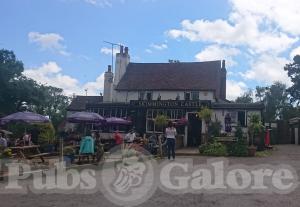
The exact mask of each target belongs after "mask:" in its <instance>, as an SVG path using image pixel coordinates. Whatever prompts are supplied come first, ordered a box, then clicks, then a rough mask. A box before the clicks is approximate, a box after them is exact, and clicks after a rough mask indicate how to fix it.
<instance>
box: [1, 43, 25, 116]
mask: <svg viewBox="0 0 300 207" xmlns="http://www.w3.org/2000/svg"><path fill="white" fill-rule="evenodd" d="M23 71H24V67H23V63H22V62H21V61H19V60H17V59H16V56H15V54H14V53H13V52H12V51H9V50H5V49H1V50H0V106H1V108H0V115H1V114H5V113H9V112H12V111H13V110H12V108H14V107H15V101H16V99H15V97H14V90H13V88H12V87H11V86H12V83H13V82H16V80H17V78H18V77H20V76H21V74H22V72H23Z"/></svg>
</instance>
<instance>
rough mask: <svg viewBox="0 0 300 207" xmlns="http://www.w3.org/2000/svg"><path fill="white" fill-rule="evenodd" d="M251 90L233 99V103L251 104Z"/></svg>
mask: <svg viewBox="0 0 300 207" xmlns="http://www.w3.org/2000/svg"><path fill="white" fill-rule="evenodd" d="M252 94H253V92H252V90H248V91H246V92H245V93H244V94H243V95H241V96H239V97H237V98H236V99H235V103H253V98H252Z"/></svg>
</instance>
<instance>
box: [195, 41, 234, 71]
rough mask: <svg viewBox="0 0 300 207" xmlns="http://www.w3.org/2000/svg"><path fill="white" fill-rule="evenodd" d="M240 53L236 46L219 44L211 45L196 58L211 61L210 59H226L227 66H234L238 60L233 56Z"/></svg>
mask: <svg viewBox="0 0 300 207" xmlns="http://www.w3.org/2000/svg"><path fill="white" fill-rule="evenodd" d="M238 54H240V51H239V50H238V49H236V48H231V47H221V46H219V45H210V46H208V47H206V48H205V49H204V50H202V51H201V52H199V53H198V54H196V56H195V58H196V59H197V60H199V61H210V60H223V59H225V60H226V64H227V66H229V67H230V66H234V65H236V62H235V61H234V60H233V57H234V56H236V55H238Z"/></svg>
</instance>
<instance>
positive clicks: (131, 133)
mask: <svg viewBox="0 0 300 207" xmlns="http://www.w3.org/2000/svg"><path fill="white" fill-rule="evenodd" d="M135 138H136V135H135V132H134V130H133V129H132V130H130V131H129V133H127V134H126V136H125V139H124V140H125V142H126V143H133V141H134V140H135Z"/></svg>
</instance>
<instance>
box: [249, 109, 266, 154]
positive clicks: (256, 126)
mask: <svg viewBox="0 0 300 207" xmlns="http://www.w3.org/2000/svg"><path fill="white" fill-rule="evenodd" d="M263 129H264V126H263V124H262V122H261V119H260V116H259V115H258V114H252V115H251V116H250V119H249V125H248V133H249V137H250V139H251V145H250V146H249V147H248V155H249V156H251V157H254V156H255V153H256V150H257V147H256V146H255V145H254V139H255V138H256V137H257V136H260V133H261V132H262V131H263Z"/></svg>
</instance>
